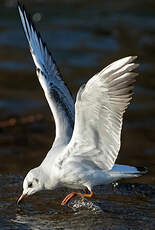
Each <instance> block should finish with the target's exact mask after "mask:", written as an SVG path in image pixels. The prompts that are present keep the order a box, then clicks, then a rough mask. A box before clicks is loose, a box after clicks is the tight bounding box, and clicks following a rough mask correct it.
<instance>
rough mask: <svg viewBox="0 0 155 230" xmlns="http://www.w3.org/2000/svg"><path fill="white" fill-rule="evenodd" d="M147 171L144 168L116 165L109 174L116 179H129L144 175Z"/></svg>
mask: <svg viewBox="0 0 155 230" xmlns="http://www.w3.org/2000/svg"><path fill="white" fill-rule="evenodd" d="M147 171H148V170H147V169H146V168H145V167H134V166H128V165H118V164H115V165H114V167H113V168H112V170H111V171H110V174H112V176H114V177H118V178H130V177H138V176H141V175H143V174H145V173H147Z"/></svg>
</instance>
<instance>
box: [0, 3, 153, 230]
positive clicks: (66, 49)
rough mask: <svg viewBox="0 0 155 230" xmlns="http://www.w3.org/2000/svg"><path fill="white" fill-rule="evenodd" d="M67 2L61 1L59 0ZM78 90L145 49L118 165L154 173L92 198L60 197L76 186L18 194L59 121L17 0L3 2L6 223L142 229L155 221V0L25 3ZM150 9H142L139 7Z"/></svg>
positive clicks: (0, 45)
mask: <svg viewBox="0 0 155 230" xmlns="http://www.w3.org/2000/svg"><path fill="white" fill-rule="evenodd" d="M59 2H60V1H59ZM25 3H26V5H27V7H28V8H29V9H30V10H31V13H32V16H33V19H34V20H35V21H36V25H37V27H38V29H39V30H40V31H41V32H42V35H43V38H44V40H46V42H47V43H48V45H49V48H50V49H51V50H52V51H53V55H54V57H55V59H56V60H57V64H58V65H59V67H60V70H61V72H62V74H63V76H64V80H65V81H66V82H67V84H68V86H69V88H70V90H71V91H72V92H73V96H74V97H75V95H76V92H77V90H78V89H79V87H80V85H81V84H82V83H84V82H86V81H87V80H88V79H89V78H90V77H91V76H93V74H95V73H96V72H98V71H99V70H101V69H102V68H103V67H104V66H106V65H107V64H109V63H111V62H112V61H114V60H116V59H118V58H121V57H124V56H127V55H138V56H139V58H138V62H139V63H140V64H141V65H140V67H139V69H138V72H140V76H139V77H138V78H137V82H136V88H135V96H134V99H133V101H132V104H131V106H129V109H128V111H127V113H126V114H125V116H124V125H123V131H122V146H121V150H120V154H119V157H118V160H117V163H120V164H129V165H136V166H146V167H147V168H148V170H149V172H148V174H146V175H144V176H142V177H139V178H136V179H130V180H122V181H120V182H119V183H118V184H115V185H106V186H97V188H96V189H95V196H94V198H92V199H89V200H85V201H84V202H81V200H80V199H77V198H75V199H73V200H72V201H71V202H70V203H69V204H68V205H67V206H66V207H61V205H60V203H61V201H62V200H63V198H64V197H65V195H66V194H67V193H69V192H71V190H70V189H65V188H62V189H60V190H56V191H51V192H44V193H39V194H35V195H34V196H32V197H31V198H29V199H26V200H25V202H24V203H23V205H22V207H21V208H18V207H17V206H16V200H17V198H18V197H19V195H20V193H21V191H22V181H23V178H24V175H25V174H26V173H27V171H29V169H31V168H33V167H36V166H37V165H39V164H40V162H41V161H42V160H43V158H44V157H45V155H46V153H47V151H48V150H49V148H50V146H51V141H52V140H53V138H54V135H55V133H54V132H55V131H54V121H53V118H52V115H51V113H50V110H49V108H48V105H47V103H46V100H45V98H44V94H43V92H42V90H41V88H40V85H39V83H38V79H37V77H36V75H35V71H34V65H33V62H32V59H31V56H30V54H29V50H28V45H27V41H26V39H25V37H24V33H23V30H22V27H21V23H20V20H19V17H18V13H17V9H16V7H15V4H16V1H14V0H7V1H3V3H0V184H1V186H0V229H3V230H8V229H11V230H12V229H20V230H22V229H23V230H24V229H108V230H117V229H118V230H137V229H138V230H141V229H144V230H145V229H154V226H155V190H154V189H155V167H154V165H155V157H154V155H155V135H154V133H155V104H154V100H155V77H154V72H155V67H154V61H155V56H154V53H155V52H154V51H155V43H154V39H155V10H154V9H155V8H154V1H149V2H147V4H146V2H145V1H144V0H143V1H142V0H141V1H139V0H136V1H117V3H116V1H114V0H110V1H91V3H90V2H89V4H88V1H86V0H85V1H79V0H77V1H65V0H64V1H61V4H60V3H58V2H56V1H52V2H51V1H25ZM139 6H140V7H139Z"/></svg>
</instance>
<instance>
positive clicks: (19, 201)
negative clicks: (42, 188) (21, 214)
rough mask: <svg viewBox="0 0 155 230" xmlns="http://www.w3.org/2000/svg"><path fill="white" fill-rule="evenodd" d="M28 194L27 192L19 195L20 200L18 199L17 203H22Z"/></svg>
mask: <svg viewBox="0 0 155 230" xmlns="http://www.w3.org/2000/svg"><path fill="white" fill-rule="evenodd" d="M26 196H27V194H22V195H21V196H20V197H19V199H18V201H17V205H20V203H21V201H22V200H23V198H24V197H26Z"/></svg>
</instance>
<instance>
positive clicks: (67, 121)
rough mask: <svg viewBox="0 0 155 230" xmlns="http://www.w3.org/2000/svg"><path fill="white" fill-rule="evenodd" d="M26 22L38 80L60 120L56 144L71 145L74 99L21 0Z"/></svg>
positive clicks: (25, 25)
mask: <svg viewBox="0 0 155 230" xmlns="http://www.w3.org/2000/svg"><path fill="white" fill-rule="evenodd" d="M18 10H19V14H20V18H21V21H22V25H23V28H24V31H25V35H26V38H27V40H28V43H29V46H30V51H31V54H32V58H33V60H34V63H35V66H36V69H37V75H38V79H39V81H40V84H41V86H42V88H43V90H44V93H45V96H46V99H47V101H48V103H49V106H50V108H51V110H52V113H53V116H54V119H55V122H56V138H55V143H59V144H62V143H65V144H67V143H68V142H69V140H70V138H71V136H72V132H73V127H74V116H75V114H74V102H73V99H72V96H71V94H70V92H69V90H68V88H67V87H66V85H65V83H64V81H63V79H62V77H61V75H60V72H59V70H58V68H57V66H56V63H55V61H54V59H53V57H52V55H51V53H50V52H49V50H48V48H47V46H46V45H45V43H44V42H43V40H42V38H41V36H40V34H39V33H38V32H37V31H36V29H35V27H34V25H33V23H32V21H31V18H30V16H29V15H28V14H27V12H26V10H25V8H24V7H23V6H21V5H20V4H19V3H18Z"/></svg>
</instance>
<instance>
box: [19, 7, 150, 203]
mask: <svg viewBox="0 0 155 230" xmlns="http://www.w3.org/2000/svg"><path fill="white" fill-rule="evenodd" d="M18 9H19V14H20V17H21V21H22V25H23V28H24V31H25V34H26V37H27V39H28V42H29V46H30V51H31V54H32V57H33V60H34V63H35V66H36V72H37V76H38V79H39V81H40V84H41V86H42V88H43V90H44V93H45V96H46V99H47V101H48V103H49V106H50V108H51V110H52V113H53V116H54V120H55V123H56V137H55V140H54V143H53V145H52V148H51V149H50V151H49V152H48V154H47V156H46V157H45V159H44V160H43V162H42V163H41V164H40V166H38V167H37V168H34V169H32V170H30V171H29V172H28V174H27V175H26V177H25V179H24V182H23V193H22V195H21V196H20V197H19V199H18V204H19V203H20V202H21V200H22V199H23V198H24V197H25V196H29V195H32V194H34V193H36V192H38V191H41V190H53V189H56V188H58V187H68V188H74V189H83V191H84V192H83V193H77V192H72V193H70V194H69V195H68V196H66V197H65V199H64V200H63V201H62V203H61V204H62V205H64V204H66V203H67V202H68V201H69V200H70V199H71V198H72V197H73V196H81V197H92V196H93V194H94V192H93V188H94V186H95V185H101V184H108V183H111V182H113V181H116V180H118V179H121V178H129V177H137V176H140V175H141V174H143V173H145V172H146V170H145V169H144V168H142V167H133V166H127V165H118V164H115V161H116V158H117V155H118V152H119V150H120V144H121V140H120V139H121V130H122V119H123V114H124V112H125V110H126V108H127V106H128V104H129V102H130V100H131V98H132V89H133V83H134V82H135V77H136V75H137V73H134V72H132V71H133V70H134V69H135V68H136V67H137V66H138V64H135V63H133V61H134V60H135V59H136V57H135V56H130V57H125V58H122V59H120V60H118V61H115V62H113V63H112V64H111V65H109V66H107V67H106V68H104V69H103V70H102V71H101V72H99V73H97V74H96V75H95V76H93V77H92V78H91V79H90V80H89V81H88V82H87V83H86V84H84V85H82V86H81V87H80V89H79V91H78V94H77V97H76V102H75V105H74V102H73V99H72V96H71V94H70V92H69V90H68V88H67V86H66V85H65V83H64V81H63V79H62V77H61V75H60V72H59V70H58V68H57V66H56V63H55V61H54V60H53V57H52V55H51V53H50V52H49V50H48V48H47V46H46V45H45V43H44V42H43V41H42V38H41V36H40V34H39V33H38V32H37V31H36V29H35V27H34V25H33V23H32V21H31V18H30V17H29V16H28V14H27V12H26V10H25V8H24V7H23V6H21V5H20V4H18Z"/></svg>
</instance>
